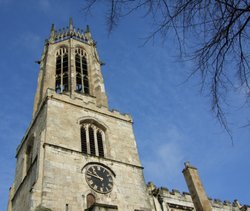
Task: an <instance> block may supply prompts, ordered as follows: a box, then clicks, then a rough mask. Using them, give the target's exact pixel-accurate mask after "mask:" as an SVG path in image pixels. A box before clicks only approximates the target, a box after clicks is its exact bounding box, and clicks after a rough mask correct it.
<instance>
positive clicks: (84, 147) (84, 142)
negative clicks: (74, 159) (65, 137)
mask: <svg viewBox="0 0 250 211" xmlns="http://www.w3.org/2000/svg"><path fill="white" fill-rule="evenodd" d="M81 145H82V152H83V153H85V154H87V137H86V130H85V128H84V127H82V129H81Z"/></svg>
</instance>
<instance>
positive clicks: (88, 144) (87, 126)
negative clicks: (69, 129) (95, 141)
mask: <svg viewBox="0 0 250 211" xmlns="http://www.w3.org/2000/svg"><path fill="white" fill-rule="evenodd" d="M84 126H85V125H84ZM89 126H90V125H89V124H87V125H86V126H85V129H86V130H85V131H86V140H87V154H90V142H89Z"/></svg>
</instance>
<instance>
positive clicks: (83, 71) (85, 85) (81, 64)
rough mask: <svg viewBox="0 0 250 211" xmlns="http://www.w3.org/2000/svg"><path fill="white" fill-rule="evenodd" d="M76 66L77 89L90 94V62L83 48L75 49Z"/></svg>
mask: <svg viewBox="0 0 250 211" xmlns="http://www.w3.org/2000/svg"><path fill="white" fill-rule="evenodd" d="M75 66H76V91H77V92H80V93H85V94H89V78H88V64H87V59H86V53H85V51H84V50H83V49H81V48H77V49H76V51H75Z"/></svg>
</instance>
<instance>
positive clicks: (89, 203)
mask: <svg viewBox="0 0 250 211" xmlns="http://www.w3.org/2000/svg"><path fill="white" fill-rule="evenodd" d="M94 204H95V196H94V195H93V194H91V193H90V194H88V195H87V208H90V207H91V206H92V205H94Z"/></svg>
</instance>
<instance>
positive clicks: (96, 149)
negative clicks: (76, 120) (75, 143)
mask: <svg viewBox="0 0 250 211" xmlns="http://www.w3.org/2000/svg"><path fill="white" fill-rule="evenodd" d="M103 142H104V132H103V130H101V129H100V128H99V127H97V126H96V125H94V124H83V125H82V127H81V150H82V153H84V154H90V155H94V156H99V157H104V144H103Z"/></svg>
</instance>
